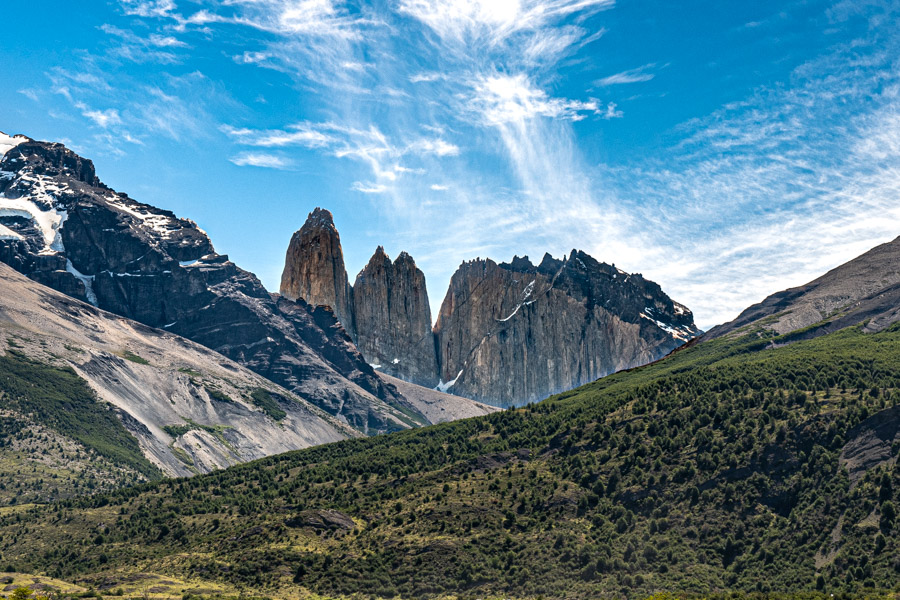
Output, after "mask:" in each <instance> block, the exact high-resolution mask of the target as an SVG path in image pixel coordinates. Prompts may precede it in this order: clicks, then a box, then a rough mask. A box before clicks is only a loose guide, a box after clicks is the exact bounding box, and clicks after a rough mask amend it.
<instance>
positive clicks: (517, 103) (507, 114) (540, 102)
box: [470, 74, 598, 126]
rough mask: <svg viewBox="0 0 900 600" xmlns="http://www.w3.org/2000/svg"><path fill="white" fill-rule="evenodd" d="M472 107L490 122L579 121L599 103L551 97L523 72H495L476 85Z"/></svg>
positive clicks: (596, 107) (594, 111)
mask: <svg viewBox="0 0 900 600" xmlns="http://www.w3.org/2000/svg"><path fill="white" fill-rule="evenodd" d="M473 89H474V97H473V98H472V100H471V105H470V108H471V110H472V111H473V112H475V113H476V114H478V115H480V116H481V118H482V119H483V120H484V122H485V123H487V124H488V125H495V126H496V125H501V124H504V123H512V122H521V121H524V120H526V119H533V118H535V117H550V118H555V119H569V120H572V121H577V120H580V119H583V118H584V116H585V113H596V112H597V111H598V106H597V102H596V101H594V100H590V101H588V102H582V101H579V100H567V99H564V98H551V97H550V96H548V95H547V93H546V92H545V91H543V90H541V89H539V88H537V87H535V86H534V84H533V83H532V82H531V81H530V80H529V79H528V77H527V76H526V75H524V74H517V75H501V74H494V75H489V76H486V77H482V78H480V79H479V80H478V81H476V82H475V83H474V84H473Z"/></svg>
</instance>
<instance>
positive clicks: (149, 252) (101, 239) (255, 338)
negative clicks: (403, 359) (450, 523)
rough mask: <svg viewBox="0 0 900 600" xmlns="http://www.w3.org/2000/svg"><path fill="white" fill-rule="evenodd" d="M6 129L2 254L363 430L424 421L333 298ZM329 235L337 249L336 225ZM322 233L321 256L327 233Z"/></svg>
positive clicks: (0, 161)
mask: <svg viewBox="0 0 900 600" xmlns="http://www.w3.org/2000/svg"><path fill="white" fill-rule="evenodd" d="M4 140H6V142H5V143H4V144H0V151H2V155H0V261H2V262H4V263H7V264H9V265H10V266H12V267H13V268H14V269H16V270H17V271H19V272H21V273H23V274H25V275H27V276H28V277H29V278H31V279H32V280H34V281H37V282H40V283H43V284H45V285H47V286H49V287H51V288H54V289H56V290H58V291H61V292H63V293H65V294H68V295H71V296H74V297H76V298H78V299H80V300H84V301H86V302H89V303H90V304H93V305H94V306H97V307H99V308H102V309H105V310H108V311H110V312H113V313H116V314H118V315H121V316H124V317H127V318H129V319H133V320H135V321H139V322H141V323H143V324H145V325H149V326H151V327H155V328H159V329H162V330H165V331H167V332H170V333H174V334H178V335H180V336H183V337H186V338H188V339H191V340H194V341H196V342H198V343H200V344H202V345H204V346H206V347H208V348H211V349H213V350H215V351H217V352H219V353H221V354H224V355H225V356H226V357H228V358H230V359H232V360H234V361H236V362H237V363H239V364H242V365H244V366H247V367H249V368H250V369H251V370H253V371H255V372H256V373H258V374H260V375H262V376H263V377H265V378H267V379H269V380H271V381H274V382H276V383H278V384H280V385H282V386H284V387H285V388H286V389H287V390H289V391H290V392H291V393H293V394H296V395H297V396H299V397H300V398H302V399H304V400H307V401H309V402H311V403H312V404H314V405H316V406H318V407H320V408H322V409H324V410H325V411H326V412H328V413H330V414H331V415H333V416H335V417H337V418H338V419H339V420H341V421H343V422H345V423H347V424H349V425H351V426H352V427H354V428H355V429H357V430H359V431H361V432H363V433H370V434H374V433H381V432H388V431H394V430H398V429H404V428H407V427H411V426H417V425H422V424H427V423H428V420H427V419H426V418H425V417H424V416H423V415H422V414H421V413H419V412H418V411H417V410H416V409H415V408H414V407H413V406H412V404H410V403H409V402H407V401H406V400H405V399H404V398H403V396H402V395H401V394H400V393H399V392H398V391H397V390H396V388H394V387H393V386H391V385H390V384H386V383H385V382H384V381H382V379H381V378H379V376H378V374H377V373H376V372H375V371H374V370H373V369H372V367H371V366H370V365H369V364H368V363H367V362H366V361H365V360H364V359H363V357H362V355H361V354H360V353H359V352H358V351H357V350H356V347H355V346H354V344H353V342H352V340H351V338H350V337H349V336H348V335H347V333H346V331H345V330H344V328H342V327H341V326H340V324H339V323H338V321H337V320H336V319H335V315H334V313H333V312H332V310H331V309H330V308H324V307H316V306H310V305H309V304H307V303H306V302H303V301H302V300H301V301H298V302H293V301H291V300H289V299H288V298H285V297H278V296H273V295H271V294H269V293H268V292H267V291H266V289H265V288H264V287H263V285H262V284H261V283H260V281H259V280H258V279H257V278H256V276H254V275H253V274H252V273H248V272H247V271H244V270H243V269H240V268H239V267H238V266H237V265H235V264H234V263H233V262H231V261H230V260H229V259H228V257H227V256H225V255H220V254H217V253H216V252H215V249H214V248H213V245H212V243H211V241H210V240H209V237H208V236H207V235H206V233H205V232H204V231H202V230H201V229H200V228H199V227H197V225H196V224H195V223H194V222H192V221H190V220H188V219H181V218H178V217H176V216H175V215H174V214H173V213H171V212H169V211H165V210H160V209H158V208H155V207H153V206H151V205H148V204H143V203H140V202H137V201H135V200H133V199H132V198H129V197H128V196H127V195H126V194H122V193H118V192H115V191H114V190H112V189H110V188H109V187H107V186H105V185H104V184H103V183H101V182H100V181H99V179H98V178H97V175H96V173H95V172H94V166H93V164H92V163H91V161H90V160H87V159H84V158H82V157H80V156H78V155H76V154H75V153H73V152H72V151H70V150H68V149H67V148H65V147H64V146H63V145H61V144H54V143H46V142H37V141H33V140H30V139H28V138H24V137H20V136H17V137H15V138H10V137H9V136H3V140H0V141H4ZM10 140H11V141H10ZM321 217H322V219H323V220H324V219H330V216H329V215H325V214H322V215H321ZM315 241H316V240H311V242H315ZM334 241H335V242H337V248H338V249H339V247H340V246H339V240H338V239H337V237H336V232H335V238H334ZM318 242H319V243H320V244H321V246H320V247H321V248H322V252H323V256H324V255H325V254H324V253H325V247H326V246H328V245H329V244H330V243H331V241H330V240H329V239H327V238H319V239H318ZM328 247H331V246H328ZM337 256H338V257H339V254H338V255H337ZM341 264H342V263H341ZM341 269H343V267H341ZM325 275H326V274H324V273H319V274H317V277H318V276H323V277H324V276H325ZM344 277H346V276H344ZM330 281H336V275H335V276H332V277H331V279H330ZM323 289H324V288H323ZM335 289H338V288H335ZM340 298H343V301H344V302H345V304H343V305H339V306H343V307H345V308H346V307H347V306H349V305H348V304H346V301H347V299H348V297H347V296H343V297H340ZM326 299H327V298H326Z"/></svg>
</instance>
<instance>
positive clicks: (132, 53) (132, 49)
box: [100, 24, 187, 64]
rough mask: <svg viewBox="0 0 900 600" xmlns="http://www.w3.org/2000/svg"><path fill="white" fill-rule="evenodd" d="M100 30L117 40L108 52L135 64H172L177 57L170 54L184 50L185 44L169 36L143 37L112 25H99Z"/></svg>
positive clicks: (175, 61)
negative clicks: (178, 49) (176, 50)
mask: <svg viewBox="0 0 900 600" xmlns="http://www.w3.org/2000/svg"><path fill="white" fill-rule="evenodd" d="M100 30H101V31H103V32H104V33H106V34H108V35H110V36H112V37H114V38H117V39H118V41H119V43H118V44H117V45H115V46H113V48H112V49H111V50H110V53H111V54H112V55H114V56H116V57H118V58H121V59H124V60H128V61H131V62H136V63H144V62H157V63H161V64H174V63H177V62H179V60H180V59H179V57H178V56H177V55H176V54H175V53H174V52H172V50H174V49H176V48H186V47H187V44H186V43H184V42H182V41H180V40H178V39H177V38H175V37H173V36H171V35H163V34H160V33H151V34H149V35H147V36H145V37H142V36H139V35H137V34H135V33H134V32H133V31H128V30H125V29H120V28H118V27H115V26H113V25H108V24H106V25H101V26H100Z"/></svg>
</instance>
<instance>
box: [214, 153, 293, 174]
mask: <svg viewBox="0 0 900 600" xmlns="http://www.w3.org/2000/svg"><path fill="white" fill-rule="evenodd" d="M228 160H230V161H231V162H233V163H234V164H236V165H237V166H239V167H263V168H266V169H280V170H285V169H290V168H291V167H292V166H293V162H292V161H290V160H288V159H286V158H284V157H282V156H277V155H275V154H266V153H263V152H244V153H241V154H238V155H237V156H233V157H231V158H230V159H228Z"/></svg>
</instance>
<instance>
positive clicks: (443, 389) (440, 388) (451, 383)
mask: <svg viewBox="0 0 900 600" xmlns="http://www.w3.org/2000/svg"><path fill="white" fill-rule="evenodd" d="M462 374H463V370H462V369H460V371H459V373H457V374H456V377H454V378H453V379H452V380H450V381H448V382H447V383H444V381H443V380H441V382H440V383H438V384H437V387H435V388H434V389H436V390H437V391H439V392H444V393H445V394H446V393H447V390H449V389H450V388H452V387H453V386H454V385H456V382H457V381H459V378H460V376H461V375H462Z"/></svg>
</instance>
